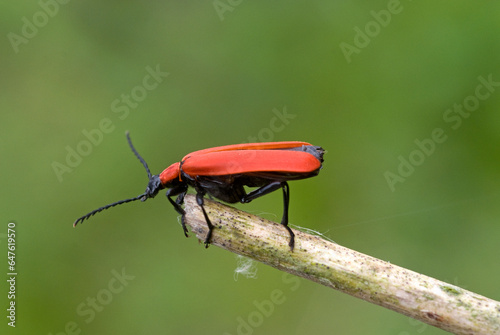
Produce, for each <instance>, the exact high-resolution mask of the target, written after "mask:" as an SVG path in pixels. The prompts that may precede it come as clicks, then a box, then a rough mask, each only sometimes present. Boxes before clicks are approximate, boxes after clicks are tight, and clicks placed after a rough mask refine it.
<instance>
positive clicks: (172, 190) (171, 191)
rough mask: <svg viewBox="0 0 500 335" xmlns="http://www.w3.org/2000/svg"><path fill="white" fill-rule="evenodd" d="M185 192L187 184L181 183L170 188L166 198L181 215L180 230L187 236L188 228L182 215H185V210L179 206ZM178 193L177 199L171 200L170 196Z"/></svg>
mask: <svg viewBox="0 0 500 335" xmlns="http://www.w3.org/2000/svg"><path fill="white" fill-rule="evenodd" d="M186 192H187V185H181V186H179V187H175V188H170V189H169V190H168V191H167V194H166V196H167V198H168V201H170V203H171V204H172V206H174V209H175V210H176V212H177V213H179V214H180V215H181V225H182V230H183V231H184V235H185V236H186V237H188V234H187V233H188V230H187V228H186V223H185V222H184V216H185V215H186V212H185V211H184V209H183V208H182V207H181V204H182V203H183V202H184V196H185V195H186ZM174 195H178V197H177V199H176V200H175V201H174V200H172V198H171V197H172V196H174Z"/></svg>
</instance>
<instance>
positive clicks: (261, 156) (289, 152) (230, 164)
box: [73, 132, 324, 250]
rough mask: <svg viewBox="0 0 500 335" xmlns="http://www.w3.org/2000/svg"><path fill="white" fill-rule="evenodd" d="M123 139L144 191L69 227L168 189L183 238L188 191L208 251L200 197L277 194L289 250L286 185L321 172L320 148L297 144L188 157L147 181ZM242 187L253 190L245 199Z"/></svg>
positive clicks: (262, 145) (231, 200)
mask: <svg viewBox="0 0 500 335" xmlns="http://www.w3.org/2000/svg"><path fill="white" fill-rule="evenodd" d="M126 135H127V140H128V143H129V145H130V148H131V149H132V151H133V152H134V154H135V155H136V156H137V158H138V159H139V160H140V161H141V163H142V164H143V165H144V168H145V169H146V171H147V172H148V177H149V184H148V187H147V188H146V191H145V192H144V193H143V194H141V195H139V196H137V197H135V198H130V199H125V200H121V201H118V202H114V203H112V204H109V205H106V206H104V207H101V208H98V209H96V210H94V211H92V212H90V213H88V214H85V215H84V216H82V217H80V218H78V219H77V220H76V221H75V222H74V224H73V226H76V225H77V224H78V223H79V222H83V221H84V220H86V219H88V218H89V217H91V216H92V215H94V214H96V213H99V212H101V211H103V210H105V209H107V208H110V207H113V206H116V205H120V204H124V203H127V202H131V201H136V200H141V201H145V200H146V199H148V198H154V197H155V196H156V195H157V194H158V192H159V191H160V190H162V189H164V188H168V191H167V194H166V195H167V198H168V200H169V201H170V203H171V204H172V205H173V206H174V208H175V210H176V211H177V212H178V213H179V214H181V215H182V219H181V222H182V228H183V229H184V234H185V235H186V236H188V235H187V229H186V225H185V223H184V215H185V212H184V210H183V209H182V207H181V205H182V203H183V202H184V196H185V195H186V192H187V190H188V186H192V187H194V188H195V190H196V200H197V203H198V205H199V206H200V207H201V209H202V211H203V215H204V216H205V220H206V222H207V225H208V234H207V237H206V238H205V246H206V247H208V245H209V243H210V237H211V236H212V230H213V229H214V227H213V225H212V223H211V222H210V219H209V217H208V215H207V213H206V211H205V208H204V207H203V197H204V195H205V194H206V193H208V194H209V195H211V196H213V197H215V198H217V199H220V200H222V201H225V202H227V203H236V202H241V203H247V202H250V201H252V200H254V199H256V198H258V197H261V196H263V195H265V194H268V193H271V192H273V191H276V190H278V189H279V188H281V189H282V190H283V203H284V211H283V217H282V219H281V224H282V225H283V226H284V227H285V228H286V229H287V231H288V233H289V234H290V241H289V243H288V245H289V246H290V248H291V250H293V247H294V236H295V235H294V234H293V232H292V230H291V229H290V228H289V227H288V204H289V202H290V190H289V187H288V183H287V181H288V180H298V179H304V178H309V177H314V176H316V175H317V174H318V173H319V170H320V169H321V168H322V164H321V163H323V153H324V150H323V148H321V147H317V146H313V145H311V144H309V143H306V142H298V141H297V142H267V143H244V144H234V145H226V146H222V147H215V148H209V149H204V150H199V151H195V152H192V153H190V154H189V155H187V156H185V157H184V158H183V159H182V160H181V161H180V162H177V163H174V164H172V165H170V166H169V167H168V168H166V169H165V170H163V172H161V173H160V174H158V175H154V176H152V175H151V172H150V171H149V167H148V165H147V164H146V162H145V161H144V159H143V158H142V157H141V156H140V155H139V153H138V152H137V151H136V150H135V148H134V146H133V145H132V141H131V140H130V136H129V134H128V132H127V134H126ZM244 186H248V187H258V188H257V189H256V190H254V191H252V192H249V193H246V191H245V188H244ZM175 195H177V198H176V200H175V201H174V200H172V198H171V197H172V196H175Z"/></svg>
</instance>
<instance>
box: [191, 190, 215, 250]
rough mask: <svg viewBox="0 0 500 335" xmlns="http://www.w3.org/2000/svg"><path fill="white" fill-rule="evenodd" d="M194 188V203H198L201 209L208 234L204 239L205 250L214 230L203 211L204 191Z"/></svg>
mask: <svg viewBox="0 0 500 335" xmlns="http://www.w3.org/2000/svg"><path fill="white" fill-rule="evenodd" d="M195 188H196V202H197V203H198V206H200V207H201V211H202V212H203V216H204V217H205V222H206V223H207V226H208V233H207V237H205V242H204V243H205V248H208V245H209V244H210V239H211V238H212V231H213V230H214V225H213V224H212V222H210V219H209V217H208V215H207V212H206V211H205V207H203V197H204V196H205V190H203V189H202V188H201V187H195Z"/></svg>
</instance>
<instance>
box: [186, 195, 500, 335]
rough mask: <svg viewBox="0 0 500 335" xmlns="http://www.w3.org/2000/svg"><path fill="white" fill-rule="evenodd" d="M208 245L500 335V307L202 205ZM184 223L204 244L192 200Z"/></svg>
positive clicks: (418, 314) (464, 329) (425, 317)
mask: <svg viewBox="0 0 500 335" xmlns="http://www.w3.org/2000/svg"><path fill="white" fill-rule="evenodd" d="M204 207H205V210H206V211H207V214H208V216H209V218H210V220H211V222H212V223H213V225H214V230H213V234H212V239H211V244H213V245H216V246H218V247H221V248H224V249H226V250H229V251H231V252H234V253H236V254H239V255H243V256H246V257H249V258H251V259H254V260H256V261H259V262H262V263H264V264H267V265H270V266H272V267H274V268H276V269H279V270H282V271H286V272H289V273H291V274H294V275H297V276H300V277H303V278H307V279H309V280H312V281H314V282H316V283H319V284H322V285H325V286H327V287H330V288H333V289H336V290H339V291H342V292H344V293H347V294H350V295H352V296H355V297H358V298H361V299H363V300H366V301H368V302H371V303H374V304H377V305H380V306H383V307H385V308H388V309H391V310H393V311H396V312H398V313H401V314H404V315H407V316H409V317H412V318H414V319H416V320H420V321H422V322H425V323H427V324H430V325H432V326H435V327H438V328H441V329H443V330H446V331H449V332H451V333H454V334H485V335H486V334H488V335H492V334H500V303H499V302H497V301H494V300H491V299H488V298H486V297H483V296H480V295H478V294H475V293H473V292H469V291H466V290H464V289H462V288H459V287H457V286H454V285H451V284H447V283H445V282H442V281H439V280H437V279H434V278H431V277H427V276H425V275H422V274H419V273H416V272H413V271H410V270H406V269H404V268H401V267H399V266H396V265H393V264H391V263H388V262H385V261H382V260H380V259H377V258H374V257H371V256H368V255H364V254H362V253H359V252H357V251H354V250H351V249H348V248H345V247H342V246H340V245H338V244H335V243H332V242H329V241H326V240H324V239H322V238H320V237H318V236H315V235H310V234H306V233H303V232H301V231H297V230H294V233H295V249H294V251H293V252H291V251H290V247H289V246H288V239H289V235H288V232H287V231H286V230H285V229H284V227H283V226H281V225H280V224H278V223H275V222H271V221H268V220H265V219H263V218H260V217H257V216H254V215H251V214H249V213H246V212H243V211H240V210H237V209H235V208H232V207H229V206H226V205H223V204H220V203H218V202H214V201H211V200H208V199H205V205H204ZM185 211H186V216H185V222H186V225H187V226H189V227H190V228H191V231H192V232H194V233H195V234H196V236H197V238H198V239H200V240H201V241H204V239H205V236H206V234H207V232H208V226H207V224H206V222H205V219H204V217H203V213H202V212H201V209H200V207H199V206H198V205H197V203H196V199H195V197H194V196H193V195H188V196H186V198H185Z"/></svg>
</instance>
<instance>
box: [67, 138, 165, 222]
mask: <svg viewBox="0 0 500 335" xmlns="http://www.w3.org/2000/svg"><path fill="white" fill-rule="evenodd" d="M126 136H127V140H128V144H129V146H130V148H131V149H132V152H133V153H134V154H135V156H136V157H137V159H139V161H140V162H141V163H142V165H144V168H145V169H146V171H147V173H148V178H149V183H148V187H147V188H146V191H144V193H143V194H141V195H138V196H137V197H135V198H130V199H125V200H120V201H117V202H114V203H112V204H109V205H106V206H103V207H100V208H98V209H96V210H93V211H92V212H90V213H87V214H85V215H84V216H82V217H80V218H78V219H76V221H75V222H74V223H73V226H76V225H77V224H78V223H79V222H83V221H85V220H87V219H88V218H90V217H91V216H92V215H94V214H96V213H99V212H101V211H103V210H105V209H108V208H111V207H114V206H117V205H121V204H126V203H127V202H132V201H136V200H141V201H146V200H147V199H149V198H154V197H155V196H156V195H157V194H158V192H159V191H160V190H161V189H164V188H165V186H163V184H162V183H161V181H160V177H159V176H158V175H154V176H152V175H151V171H149V167H148V164H147V163H146V161H145V160H144V159H143V158H142V157H141V155H139V153H138V152H137V150H135V148H134V146H133V145H132V140H131V139H130V135H129V133H128V131H127V132H126Z"/></svg>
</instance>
